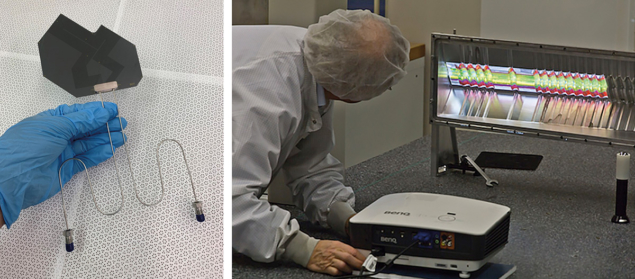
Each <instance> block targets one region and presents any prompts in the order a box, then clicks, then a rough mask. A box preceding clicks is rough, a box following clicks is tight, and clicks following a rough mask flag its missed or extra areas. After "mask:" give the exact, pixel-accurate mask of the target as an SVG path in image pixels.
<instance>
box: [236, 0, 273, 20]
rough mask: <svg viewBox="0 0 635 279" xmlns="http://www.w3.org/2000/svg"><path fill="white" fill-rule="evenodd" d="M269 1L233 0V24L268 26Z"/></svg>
mask: <svg viewBox="0 0 635 279" xmlns="http://www.w3.org/2000/svg"><path fill="white" fill-rule="evenodd" d="M268 20H269V0H232V24H233V25H245V24H250V25H254V24H267V23H268Z"/></svg>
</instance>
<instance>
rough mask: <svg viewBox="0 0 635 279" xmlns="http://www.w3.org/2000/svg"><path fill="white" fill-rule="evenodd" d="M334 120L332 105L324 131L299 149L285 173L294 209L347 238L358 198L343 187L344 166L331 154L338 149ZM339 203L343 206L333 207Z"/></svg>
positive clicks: (288, 162) (316, 132)
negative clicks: (336, 147)
mask: <svg viewBox="0 0 635 279" xmlns="http://www.w3.org/2000/svg"><path fill="white" fill-rule="evenodd" d="M332 118H333V104H331V105H330V107H329V108H328V109H327V111H326V112H325V113H324V115H322V127H321V128H320V129H319V130H317V131H315V132H312V133H311V134H309V135H308V136H307V137H306V138H304V139H303V140H301V141H300V142H299V143H298V144H297V145H296V150H295V151H296V153H294V154H293V155H292V156H290V157H289V158H288V159H287V160H286V162H285V164H284V165H283V170H284V174H285V178H286V181H287V186H288V187H289V188H290V189H291V192H292V193H293V201H294V203H295V205H296V206H297V207H299V208H301V209H302V210H303V211H304V212H305V213H306V215H307V216H308V217H309V219H310V220H311V222H313V223H319V224H320V225H321V226H323V227H331V228H333V229H334V230H335V231H337V232H338V233H340V234H343V235H346V232H344V224H345V222H346V221H347V220H348V218H349V217H350V216H351V215H353V214H355V211H354V210H353V207H354V206H355V194H354V193H353V190H352V189H351V188H350V187H346V186H344V176H343V170H344V169H343V166H342V163H341V162H340V161H339V160H337V159H336V158H335V157H333V156H332V155H331V154H330V152H331V150H332V149H333V146H334V145H335V139H334V134H333V119H332ZM337 202H341V203H343V204H341V203H340V204H339V205H338V206H333V204H334V203H337ZM329 211H330V212H329Z"/></svg>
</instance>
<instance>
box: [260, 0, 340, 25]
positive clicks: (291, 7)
mask: <svg viewBox="0 0 635 279" xmlns="http://www.w3.org/2000/svg"><path fill="white" fill-rule="evenodd" d="M337 9H346V0H319V1H318V0H269V24H274V25H295V26H300V27H309V25H311V24H313V23H316V22H317V21H318V19H319V18H320V16H321V15H325V14H328V13H330V12H332V11H333V10H337Z"/></svg>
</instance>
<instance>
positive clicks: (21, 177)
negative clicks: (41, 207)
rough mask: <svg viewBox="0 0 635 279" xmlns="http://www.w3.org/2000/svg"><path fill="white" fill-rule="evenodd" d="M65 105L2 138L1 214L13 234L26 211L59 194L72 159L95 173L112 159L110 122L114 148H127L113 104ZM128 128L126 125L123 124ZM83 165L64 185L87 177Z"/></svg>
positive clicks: (71, 171) (72, 169) (22, 123)
mask: <svg viewBox="0 0 635 279" xmlns="http://www.w3.org/2000/svg"><path fill="white" fill-rule="evenodd" d="M104 106H105V108H102V105H101V102H91V103H86V104H76V105H72V106H68V105H61V106H59V107H57V108H56V109H51V110H47V111H44V112H42V113H39V114H37V115H35V116H33V117H29V118H26V119H24V120H22V121H20V122H19V123H18V124H15V125H14V126H13V127H11V128H9V129H8V130H7V131H6V132H5V133H4V134H3V135H2V136H0V208H1V209H2V215H3V217H4V220H5V222H6V224H7V227H8V228H10V227H11V225H12V224H13V223H14V222H15V221H16V220H17V219H18V216H19V215H20V211H21V210H22V209H24V208H27V207H30V206H33V205H36V204H39V203H41V202H43V201H45V200H46V199H48V198H50V197H52V196H54V195H55V194H57V192H59V190H60V186H59V176H58V170H59V167H60V165H61V164H62V163H63V162H64V161H65V160H66V159H68V158H78V159H80V160H82V161H83V162H84V163H85V164H86V167H88V168H90V167H93V166H96V165H97V164H99V163H101V162H103V161H105V160H107V159H108V158H110V157H112V155H113V154H112V150H111V148H110V140H109V139H108V132H107V130H106V122H108V124H109V125H110V130H111V136H112V140H113V145H114V146H115V147H119V146H121V145H123V143H124V140H123V137H122V133H121V132H120V131H121V125H120V124H119V119H118V118H116V116H117V114H118V112H117V106H116V105H115V104H113V103H104ZM121 121H122V123H123V125H124V128H125V126H126V125H127V123H126V121H125V119H122V120H121ZM83 170H84V167H83V165H82V164H81V163H80V162H78V161H75V160H73V161H70V162H68V163H66V164H65V165H64V168H63V169H62V175H61V176H62V183H63V184H66V182H67V181H69V180H70V179H71V178H72V177H73V175H75V174H76V173H78V172H80V171H83Z"/></svg>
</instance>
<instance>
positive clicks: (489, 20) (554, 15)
mask: <svg viewBox="0 0 635 279" xmlns="http://www.w3.org/2000/svg"><path fill="white" fill-rule="evenodd" d="M632 6H633V1H631V0H610V1H607V0H560V1H552V0H532V1H526V0H482V7H483V8H482V12H481V18H482V20H481V35H482V36H483V37H487V38H495V39H508V40H517V41H527V42H532V43H547V44H556V45H566V46H578V47H588V48H600V49H611V50H633V29H632V26H633V23H632V22H631V18H632V17H631V11H632V8H633V7H632ZM520 11H522V12H520Z"/></svg>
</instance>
